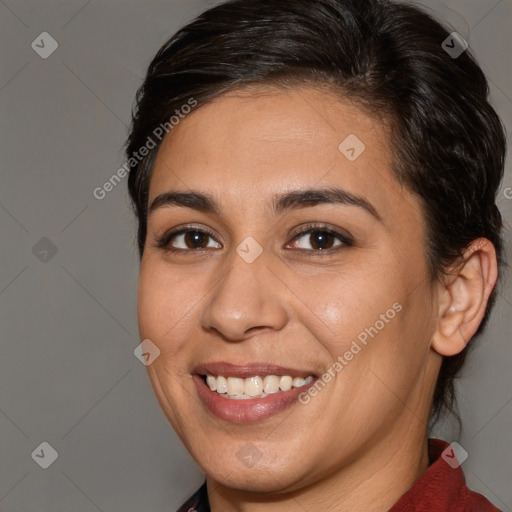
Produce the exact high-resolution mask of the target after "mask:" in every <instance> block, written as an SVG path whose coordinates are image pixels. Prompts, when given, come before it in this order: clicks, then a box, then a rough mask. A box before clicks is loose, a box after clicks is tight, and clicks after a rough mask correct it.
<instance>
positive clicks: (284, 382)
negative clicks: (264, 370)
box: [206, 375, 313, 400]
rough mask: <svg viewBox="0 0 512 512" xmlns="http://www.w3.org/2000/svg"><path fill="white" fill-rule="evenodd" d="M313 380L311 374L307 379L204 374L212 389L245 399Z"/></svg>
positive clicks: (227, 396) (262, 395)
mask: <svg viewBox="0 0 512 512" xmlns="http://www.w3.org/2000/svg"><path fill="white" fill-rule="evenodd" d="M312 381H313V376H312V375H311V376H309V377H308V378H307V379H304V378H303V377H291V376H290V375H282V376H278V375H266V376H265V377H263V378H262V377H259V376H254V377H249V378H248V379H240V378H238V377H227V378H226V377H223V376H222V375H219V376H218V377H214V376H213V375H207V376H206V384H207V385H208V387H209V388H210V389H211V390H212V391H216V392H217V393H219V394H222V395H226V398H232V399H236V400H246V399H248V398H254V397H258V398H265V397H266V396H268V395H271V394H273V393H279V392H280V391H288V390H289V389H291V388H299V387H301V386H304V385H306V384H309V383H310V382H312Z"/></svg>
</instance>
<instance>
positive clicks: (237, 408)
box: [194, 375, 316, 423]
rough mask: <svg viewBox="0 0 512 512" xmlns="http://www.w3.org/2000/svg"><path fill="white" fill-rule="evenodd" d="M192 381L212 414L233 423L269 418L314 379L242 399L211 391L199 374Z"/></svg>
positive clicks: (290, 403)
mask: <svg viewBox="0 0 512 512" xmlns="http://www.w3.org/2000/svg"><path fill="white" fill-rule="evenodd" d="M315 380H316V379H315ZM194 382H195V384H196V387H197V391H198V393H199V397H200V398H201V400H202V402H203V404H204V405H206V407H207V408H208V410H209V411H210V412H211V413H212V414H214V415H215V416H217V417H218V418H221V419H223V420H228V421H231V422H234V423H253V422H256V421H260V420H264V419H266V418H269V417H270V416H273V415H274V414H277V413H279V412H281V411H284V410H285V409H286V408H288V407H290V406H291V405H292V404H294V403H297V402H298V400H297V397H298V396H299V395H300V394H301V393H302V392H303V391H304V390H306V389H308V388H309V387H311V386H312V385H313V384H314V382H315V381H314V380H313V382H310V383H309V384H305V385H304V386H301V387H300V388H292V389H290V390H288V391H279V392H278V393H272V394H270V395H268V396H266V397H265V398H247V399H243V400H237V399H232V398H225V397H223V396H222V395H220V394H219V393H217V392H216V391H212V390H211V389H210V388H209V387H208V386H207V385H206V382H205V381H204V379H203V377H202V376H200V375H194Z"/></svg>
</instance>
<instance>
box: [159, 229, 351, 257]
mask: <svg viewBox="0 0 512 512" xmlns="http://www.w3.org/2000/svg"><path fill="white" fill-rule="evenodd" d="M189 232H193V233H201V234H206V235H209V236H211V237H212V238H213V239H215V233H214V232H213V231H212V230H211V229H209V228H201V229H199V228H195V227H193V226H185V227H183V228H179V229H176V230H174V231H169V232H167V233H164V235H162V237H160V238H159V239H158V240H157V243H156V247H157V248H158V249H161V250H163V251H165V252H166V253H178V252H181V253H197V252H199V251H204V250H206V249H177V248H174V247H171V246H170V245H169V244H170V243H171V240H172V239H173V238H175V237H177V236H180V235H183V234H186V233H189ZM315 232H321V233H327V234H328V235H332V236H334V237H336V238H337V239H338V240H339V241H341V242H342V245H338V246H336V247H332V248H330V249H298V251H300V252H306V253H313V254H314V255H315V256H321V255H326V256H328V255H330V254H332V253H333V252H336V251H338V250H340V249H343V248H344V247H351V246H352V245H353V240H352V239H351V238H349V237H348V236H346V235H342V234H341V233H339V232H338V231H336V230H334V229H331V228H329V227H327V226H326V225H323V224H307V225H305V226H304V227H302V228H301V229H300V230H299V231H298V232H297V233H295V234H294V235H293V238H292V239H291V241H290V242H294V241H295V240H297V239H299V238H301V237H302V236H304V235H307V234H312V233H315ZM217 243H218V242H217ZM287 245H288V244H287Z"/></svg>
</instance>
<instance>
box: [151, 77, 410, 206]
mask: <svg viewBox="0 0 512 512" xmlns="http://www.w3.org/2000/svg"><path fill="white" fill-rule="evenodd" d="M325 185H327V186H328V185H336V186H343V187H344V189H346V190H348V191H353V192H354V193H356V192H357V193H361V192H364V195H367V196H368V197H372V201H373V203H374V204H375V206H376V207H377V208H379V207H380V209H381V210H385V209H386V207H387V206H386V202H387V201H386V198H385V197H383V194H382V191H383V187H387V188H388V189H390V190H389V192H390V193H391V195H395V194H396V193H401V192H402V191H401V190H400V186H399V184H398V182H396V180H395V178H394V177H393V176H392V174H391V152H390V147H389V142H388V136H387V129H386V126H385V125H384V124H383V123H382V122H380V121H377V120H376V119H375V118H373V117H370V116H369V115H368V114H366V113H365V112H363V111H362V110H361V109H360V108H358V107H357V106H356V105H354V104H353V103H352V102H350V101H348V100H343V99H341V98H340V97H338V96H335V95H334V94H333V93H329V92H326V91H325V90H317V89H311V88H301V89H287V90H283V89H276V88H273V87H263V86H262V87H259V88H257V89H254V88H252V89H250V90H237V91H233V92H230V93H227V94H224V95H222V96H220V97H219V98H217V99H215V100H213V101H211V102H209V103H207V104H206V105H203V106H201V107H200V108H198V109H197V110H195V111H193V112H192V113H191V114H189V115H188V116H186V117H185V118H184V119H182V120H181V121H180V123H179V124H178V125H177V126H175V127H174V128H173V129H172V131H170V132H169V134H168V135H167V136H166V137H165V138H164V140H163V142H162V144H161V147H160V149H159V151H158V155H157V158H156V161H155V165H154V170H153V175H152V178H151V185H150V201H151V200H152V199H153V198H154V197H156V196H157V195H158V194H160V193H162V192H165V191H168V190H171V189H172V190H179V191H183V190H187V189H196V190H203V191H208V192H209V193H211V194H213V195H216V196H217V197H219V198H220V200H221V202H222V201H225V202H226V203H229V201H230V200H233V201H234V202H236V201H238V202H240V201H241V200H242V198H244V200H245V199H253V200H254V199H255V192H257V198H259V199H261V198H262V197H263V196H271V195H273V194H275V193H276V192H286V191H287V190H288V189H297V188H298V187H306V186H307V187H311V186H325ZM393 192H394V193H393ZM388 199H389V200H391V203H393V202H394V201H395V198H393V197H391V196H390V197H389V198H388ZM388 202H389V201H388ZM234 205H235V203H233V206H234ZM395 206H396V203H395Z"/></svg>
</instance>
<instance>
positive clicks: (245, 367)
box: [194, 361, 316, 378]
mask: <svg viewBox="0 0 512 512" xmlns="http://www.w3.org/2000/svg"><path fill="white" fill-rule="evenodd" d="M194 373H197V374H199V375H214V376H219V375H222V376H223V377H239V378H248V377H255V376H258V375H259V376H261V375H290V376H292V377H304V378H306V377H309V376H310V375H312V376H314V377H316V375H315V372H314V371H312V370H304V369H298V368H289V367H285V366H280V365H276V364H269V363H250V364H233V363H228V362H225V361H215V362H211V363H202V364H199V365H197V366H196V367H195V368H194Z"/></svg>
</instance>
